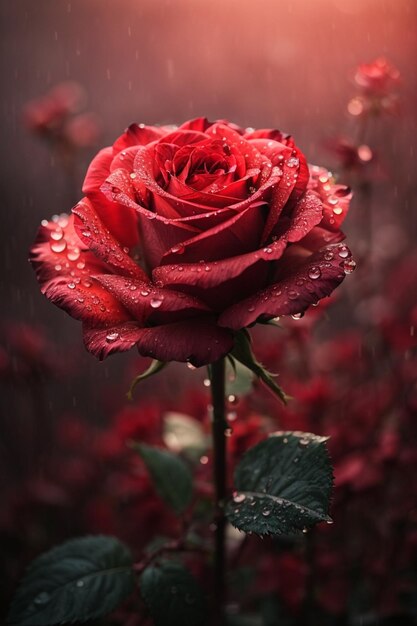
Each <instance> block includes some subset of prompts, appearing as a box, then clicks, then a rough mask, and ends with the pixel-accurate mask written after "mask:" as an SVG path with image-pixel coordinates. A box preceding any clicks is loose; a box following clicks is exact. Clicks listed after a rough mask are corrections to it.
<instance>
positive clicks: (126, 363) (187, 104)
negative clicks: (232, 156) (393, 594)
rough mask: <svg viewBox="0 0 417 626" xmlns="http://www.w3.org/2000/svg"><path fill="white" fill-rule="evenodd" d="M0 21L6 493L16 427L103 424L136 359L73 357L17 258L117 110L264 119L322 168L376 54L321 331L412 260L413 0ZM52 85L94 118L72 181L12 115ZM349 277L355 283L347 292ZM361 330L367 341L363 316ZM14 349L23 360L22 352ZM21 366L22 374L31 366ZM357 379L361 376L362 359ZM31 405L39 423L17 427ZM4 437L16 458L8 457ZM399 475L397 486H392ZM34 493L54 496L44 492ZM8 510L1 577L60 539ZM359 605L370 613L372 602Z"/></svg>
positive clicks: (73, 345)
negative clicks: (337, 270)
mask: <svg viewBox="0 0 417 626" xmlns="http://www.w3.org/2000/svg"><path fill="white" fill-rule="evenodd" d="M0 18H1V19H0V21H1V27H0V28H1V31H0V32H1V36H0V47H1V59H0V68H1V70H0V71H1V95H0V103H1V116H0V125H1V131H2V132H1V136H2V142H1V145H0V151H1V194H0V198H1V200H0V206H1V225H2V227H1V238H2V243H1V246H0V264H1V268H2V272H1V281H0V298H1V303H2V308H1V323H2V345H3V348H2V350H3V352H2V355H1V359H2V372H3V374H2V393H1V397H0V405H1V409H2V422H3V425H2V432H3V433H4V441H3V445H2V447H1V450H0V453H1V454H2V461H1V467H2V471H3V474H4V476H5V477H6V478H5V480H4V483H5V485H7V488H10V486H12V487H13V481H14V480H15V481H16V485H17V486H18V485H20V482H19V481H21V477H22V475H27V474H31V476H32V477H33V476H36V475H37V473H38V474H39V475H40V476H42V472H43V471H44V468H43V466H42V464H39V463H38V464H36V463H34V461H33V458H34V457H33V456H31V454H32V453H31V452H27V453H26V451H25V452H23V453H22V449H23V450H26V448H24V446H25V445H27V441H26V440H27V439H29V440H30V439H31V438H33V437H35V435H36V436H37V437H39V438H40V439H43V440H44V441H45V443H44V444H43V453H42V454H43V458H45V456H47V455H48V450H50V449H51V448H53V447H54V446H55V443H54V440H53V439H52V438H51V437H52V435H51V428H52V427H51V423H52V424H54V423H56V421H57V420H58V419H61V416H63V415H67V416H68V415H70V414H76V415H77V419H80V420H81V422H83V420H85V421H86V422H88V423H89V424H94V425H97V424H98V425H99V424H107V423H108V420H109V419H110V416H111V415H112V414H114V412H115V411H117V410H120V409H121V407H123V405H124V402H125V398H124V391H125V383H126V380H127V379H128V377H129V373H131V372H132V370H133V369H134V368H135V366H136V361H135V357H132V356H131V355H121V356H120V355H119V356H115V357H112V358H111V359H110V361H109V362H106V363H104V364H99V363H98V362H96V360H95V359H94V358H93V357H91V356H90V355H88V354H87V353H85V352H84V349H83V346H82V340H81V334H80V328H79V324H78V323H77V322H75V321H74V320H72V319H70V318H69V317H67V316H66V315H65V314H64V313H62V312H61V311H59V310H58V309H56V308H55V307H53V306H51V305H50V304H49V303H48V302H47V301H46V300H45V299H44V298H43V297H42V296H41V294H40V292H39V289H38V286H37V283H36V280H35V277H34V274H33V272H32V270H31V268H30V267H29V264H28V263H27V255H28V249H29V247H30V245H31V243H32V241H33V238H34V235H35V233H36V229H37V227H38V224H39V222H40V221H41V219H43V218H46V217H49V216H50V215H52V214H54V213H61V212H66V211H69V209H70V208H71V204H72V202H73V200H74V194H75V198H77V193H76V191H75V192H74V189H77V188H80V187H81V183H82V179H83V174H84V172H85V169H86V167H87V165H88V163H89V160H90V159H91V157H92V156H93V155H94V154H95V152H96V151H97V150H98V148H100V147H101V146H105V145H108V144H110V143H111V142H112V141H113V140H114V138H115V137H117V136H118V135H119V134H120V133H121V132H122V130H123V129H124V128H125V127H126V126H127V125H128V124H129V123H131V122H133V121H136V122H143V123H149V124H165V123H181V122H182V121H184V120H185V119H188V118H192V117H196V116H200V115H201V116H207V117H208V118H210V119H217V118H223V119H224V118H226V119H229V120H232V121H234V122H236V123H237V124H240V125H242V126H254V127H277V128H280V129H281V130H284V131H287V132H290V133H291V134H293V135H294V136H295V137H296V141H297V144H298V145H299V146H300V147H301V148H302V149H303V150H304V152H305V153H306V155H307V156H308V159H309V161H310V162H312V163H319V164H321V165H325V166H326V167H328V168H330V169H331V170H336V171H337V170H338V169H339V170H340V169H342V168H341V163H340V158H339V157H338V155H337V154H336V152H335V151H334V150H333V152H332V151H331V150H329V145H333V144H334V141H335V138H338V137H340V136H342V135H344V136H347V137H350V138H351V139H352V140H353V141H354V140H355V133H356V132H357V130H356V129H357V124H358V121H357V120H356V119H355V118H354V116H352V115H349V113H348V111H347V103H348V102H349V100H350V99H351V98H352V97H354V96H355V94H356V92H357V86H355V84H354V81H353V77H354V70H355V68H356V67H357V65H358V64H359V63H362V62H369V61H372V60H374V59H375V58H377V57H380V56H384V57H386V58H387V59H389V61H390V62H391V63H392V64H393V65H394V66H396V67H397V68H398V69H399V71H400V74H401V79H400V81H399V83H398V85H397V87H396V89H397V91H398V92H399V93H400V104H399V108H398V111H397V112H396V113H395V114H394V115H389V114H387V115H384V116H380V117H379V118H378V119H377V120H372V123H370V124H369V125H368V127H367V130H366V137H362V140H363V141H364V142H365V143H366V144H367V145H368V146H370V147H371V149H372V154H375V161H376V166H375V168H374V171H373V173H371V174H370V175H369V177H368V178H367V183H366V185H365V186H364V185H363V179H361V177H360V176H358V175H357V173H356V174H355V175H353V176H352V175H351V173H350V174H349V173H347V175H348V177H350V180H349V181H348V182H352V183H353V186H355V183H356V184H357V186H358V189H357V194H356V197H355V198H354V200H353V202H352V210H351V216H350V217H349V219H348V221H347V223H346V225H345V231H346V232H347V234H348V237H349V243H350V247H351V248H352V250H353V252H354V254H355V252H356V254H357V256H358V257H359V259H361V260H362V259H363V263H360V264H359V267H358V269H357V271H356V272H355V274H354V275H353V276H352V277H350V283H351V285H352V284H353V286H351V287H350V288H349V289H350V291H349V297H347V296H346V299H345V300H344V301H342V302H338V303H337V302H336V304H335V305H334V306H333V307H330V308H329V309H328V310H327V311H326V321H325V323H324V324H323V323H322V324H321V327H320V332H319V337H320V341H323V342H324V341H327V340H328V339H329V338H330V337H333V336H334V334H335V331H336V330H341V329H344V328H346V327H349V328H351V327H354V328H357V327H358V325H360V323H362V322H363V317H364V316H367V317H368V322H369V323H370V324H371V325H372V322H373V321H375V324H376V323H377V322H378V321H379V318H378V298H379V300H381V299H382V298H383V297H386V298H387V297H388V296H387V295H386V294H387V292H386V291H384V289H385V287H384V284H385V283H384V279H385V278H386V277H388V275H389V273H390V272H391V270H394V269H395V268H397V269H398V271H397V274H396V278H395V279H394V282H395V281H399V283H400V282H401V280H402V279H403V278H404V277H405V276H407V277H409V276H410V272H412V268H413V267H415V264H414V261H409V264H408V265H407V264H404V265H403V266H401V267H400V266H399V265H398V264H399V263H400V261H401V262H402V261H403V260H404V259H405V258H409V257H408V256H407V255H409V254H411V253H412V251H413V249H414V247H415V238H416V234H417V216H416V210H415V199H416V192H417V181H416V177H415V145H416V138H417V118H416V115H415V111H416V110H417V80H416V73H415V64H416V59H417V39H416V37H415V32H416V28H417V3H416V2H415V1H414V0H396V1H395V2H391V1H389V0H314V1H309V0H258V1H257V2H253V1H251V0H210V2H205V1H203V0H171V1H168V0H166V1H164V0H117V1H116V0H113V1H111V0H72V1H67V0H36V2H35V1H33V0H2V2H1V4H0ZM69 80H70V81H77V82H78V83H80V85H82V86H83V88H84V90H85V102H84V104H83V106H84V108H85V110H86V111H88V112H92V113H94V115H95V116H96V120H97V121H98V125H99V130H100V132H99V135H98V136H97V139H96V140H95V141H94V142H92V145H89V146H88V147H85V148H83V149H82V150H80V151H79V153H78V156H77V162H76V169H75V171H74V172H72V179H71V185H72V186H71V188H69V183H68V176H67V174H68V173H67V172H66V171H65V169H63V168H62V166H61V164H60V162H59V159H57V158H56V156H54V155H53V154H52V153H51V150H50V149H49V148H48V145H47V144H46V143H45V142H43V141H41V140H40V138H39V136H37V135H36V134H34V133H31V132H30V130H29V129H28V127H27V125H26V124H25V122H24V116H23V110H24V107H25V105H26V104H27V102H28V101H30V100H32V99H34V98H37V97H39V96H42V95H43V94H44V93H45V92H47V91H48V90H49V89H50V88H52V87H53V86H54V85H56V84H57V83H60V82H62V81H69ZM370 186H371V187H372V194H370V193H368V192H369V187H370ZM364 189H365V193H364ZM354 191H355V189H354ZM365 200H366V201H365ZM364 212H367V216H368V217H367V216H365V217H364ZM364 220H365V222H366V224H367V226H366V228H367V229H368V230H369V228H370V236H368V235H369V232H368V231H367V235H366V236H364V232H363V228H364ZM369 225H370V226H369ZM361 229H362V230H361ZM410 258H412V257H410ZM369 276H371V279H369ZM355 281H356V283H355ZM367 281H368V282H367ZM369 281H370V282H371V283H372V289H373V292H372V294H371V295H372V302H373V304H372V306H369V307H368V308H367V307H366V306H363V307H362V309H361V310H360V312H359V315H358V314H357V311H356V314H355V310H356V309H357V306H358V305H359V304H360V298H362V297H363V294H364V293H366V294H367V297H368V296H369V289H370V287H369ZM391 282H392V281H391ZM355 284H356V287H355ZM359 284H361V285H362V286H363V285H364V284H365V285H366V287H362V290H361V289H359V287H358V285H359ZM341 289H342V290H343V289H344V286H343V287H342V288H341ZM406 292H407V295H408V297H409V298H410V299H411V304H410V302H408V305H407V306H410V307H411V308H412V304H413V302H414V303H415V302H416V285H415V283H414V282H413V281H411V283H410V284H407V288H406ZM389 293H390V294H394V295H395V288H392V286H391V291H390V292H389ZM389 297H391V296H389ZM369 299H370V298H368V300H369ZM395 306H397V304H394V308H395ZM401 306H402V305H401ZM405 306H406V305H405V304H404V307H405ZM398 307H400V304H398ZM407 310H408V309H407ZM355 315H356V317H355ZM407 315H408V313H407V314H406V313H404V311H403V310H401V311H398V316H399V318H400V317H401V321H400V322H399V324H400V330H399V331H398V332H402V331H404V335H405V336H406V337H410V336H411V337H413V336H414V331H413V328H412V327H411V326H410V322H409V318H408V317H407ZM373 316H375V319H374V320H373ZM401 324H402V326H401ZM45 329H46V330H45ZM364 332H365V331H364ZM25 333H26V334H25ZM366 333H367V336H368V337H369V333H370V331H369V327H367V330H366ZM44 336H45V337H47V339H43V337H44ZM47 342H50V343H51V345H52V347H51V348H49V347H48V346H49V344H48V343H47ZM22 343H23V348H22V346H21V344H22ZM412 349H413V346H412V345H409V343H408V342H407V341H405V342H403V343H401V342H399V343H398V345H396V348H395V350H396V352H395V355H396V358H397V357H398V358H399V359H400V360H401V359H403V358H405V359H409V355H410V350H412ZM25 350H26V353H25ZM22 351H23V353H25V354H26V356H24V357H22V356H21V353H22ZM28 352H29V353H30V357H28V356H27V353H28ZM385 354H386V352H385ZM16 355H17V356H16ZM19 355H20V356H19ZM398 355H399V356H398ZM347 358H353V357H352V356H351V357H347ZM25 359H26V360H28V359H29V361H30V359H32V361H30V363H31V364H30V366H28V365H27V363H26V364H24V365H22V362H24V361H25ZM42 359H43V361H42ZM45 360H46V361H47V363H46V364H45V363H44V361H45ZM388 360H389V359H388ZM391 360H392V359H391ZM40 361H42V365H41V366H39V362H40ZM34 362H35V365H33V363H34ZM132 363H133V364H132ZM32 366H33V368H34V369H35V370H36V375H35V378H33V377H31V376H32V374H30V372H31V371H32V370H31V369H30V368H31V367H32ZM373 366H374V363H373V364H372V367H373ZM22 367H23V374H22ZM369 367H371V365H370V366H369ZM19 368H20V369H19ZM25 368H26V369H25ZM38 370H40V373H39V371H38ZM183 370H184V368H182V369H181V370H176V366H173V372H174V373H172V374H168V375H167V376H165V377H164V378H163V380H162V381H161V382H160V383H158V384H159V387H158V393H159V394H162V395H165V398H166V401H165V405H164V410H172V409H173V408H175V409H176V410H180V409H181V406H180V402H179V399H178V391H177V390H176V392H175V393H174V390H173V383H174V382H175V381H177V378H176V376H177V377H178V379H180V380H181V381H182V382H184V385H192V383H191V382H190V376H191V373H190V372H185V373H184V371H183ZM28 371H29V374H28V375H27V376H26V374H27V372H28ZM176 371H178V372H179V373H178V374H176V373H175V372H176ZM45 372H46V373H45ZM310 374H311V372H310ZM25 376H26V377H25ZM364 376H365V377H368V378H369V370H368V371H365V373H364ZM39 377H40V378H39ZM40 379H41V380H42V385H39V384H38V383H39V380H40ZM45 380H46V382H45ZM28 381H29V382H28ZM282 382H283V384H285V379H284V378H283V379H282ZM154 384H155V383H153V385H154ZM306 384H307V383H306ZM355 384H356V383H355ZM410 384H411V386H412V382H411V383H410V381H408V385H410ZM153 385H148V386H145V388H144V392H143V393H144V398H145V399H146V398H148V397H151V396H152V393H153V392H154V387H153ZM39 386H42V387H43V388H44V393H38V391H39ZM45 389H46V391H45ZM345 391H346V390H345ZM352 391H353V390H352ZM171 399H172V403H171V404H172V406H171V405H170V402H171ZM348 403H349V393H345V406H347V405H348ZM405 403H406V392H404V390H403V388H402V391H398V390H397V391H396V395H395V402H394V403H393V404H394V409H398V410H401V409H402V408H403V406H405ZM189 404H190V403H189ZM191 404H192V403H191ZM174 405H175V406H174ZM188 408H189V407H188ZM394 409H393V410H394ZM390 410H391V409H390ZM36 412H38V414H43V415H45V414H46V415H47V418H46V419H44V422H43V423H42V424H40V423H39V422H36V421H35V423H34V424H33V423H32V424H31V425H29V426H28V423H29V422H30V421H31V419H32V418H33V414H36ZM31 415H32V417H31ZM347 419H349V417H348V416H346V420H347ZM13 428H15V432H14V434H13V437H11V439H10V432H11V431H12V430H13ZM42 428H44V429H45V431H42ZM312 428H313V429H314V423H313V424H312ZM28 429H29V430H28ZM48 429H49V430H48ZM11 441H12V443H11ZM21 441H26V443H21ZM84 443H85V441H84ZM20 445H21V448H20V452H21V453H22V454H21V456H22V458H20V459H18V461H17V460H16V459H17V457H19V454H18V452H19V446H20ZM358 445H359V444H358ZM415 445H416V447H417V442H416V444H415ZM13 446H15V448H13ZM359 447H360V446H359ZM29 448H30V446H29ZM29 448H28V449H29ZM16 450H17V451H18V452H17V453H16ZM413 459H414V457H413ZM410 463H411V461H410ZM17 464H20V465H19V468H18V469H16V467H15V465H17ZM410 467H412V465H411V466H410ZM80 471H81V470H80ZM81 473H82V472H81ZM401 476H402V478H398V480H399V481H403V475H401ZM415 478H416V476H414V477H413V479H415ZM409 479H410V480H411V476H409ZM58 482H59V481H58ZM55 495H56V494H55ZM43 497H46V496H45V494H44V496H43ZM48 497H49V498H52V500H53V499H54V494H49V496H48ZM56 497H57V498H58V495H56ZM404 497H408V495H407V493H405V494H404ZM58 500H59V498H58ZM64 504H65V503H64ZM39 506H41V505H39ZM42 506H43V505H42ZM62 506H64V505H62ZM41 508H42V507H41ZM6 509H7V507H6ZM11 510H12V507H11V508H10V510H9V511H7V510H6V511H5V512H4V513H2V514H0V520H1V521H2V528H3V530H4V532H5V535H4V536H5V537H6V539H7V541H8V542H9V546H11V547H10V550H9V553H8V558H9V562H8V567H9V571H10V574H9V576H10V578H11V580H12V582H11V583H10V585H9V587H12V586H13V584H14V583H13V577H15V578H16V577H17V576H18V575H19V574H20V573H21V571H22V567H23V564H24V562H25V559H26V562H27V560H28V559H29V558H31V557H32V556H33V553H36V550H37V549H40V548H42V549H43V548H45V547H49V545H51V544H52V543H53V541H52V538H53V537H54V536H55V534H59V533H55V530H54V531H53V532H52V531H51V533H52V534H51V535H49V536H48V533H47V532H46V533H45V536H42V537H41V539H39V536H38V535H36V533H35V535H36V538H35V539H36V540H35V539H33V541H32V544H31V547H29V548H28V547H27V542H26V543H25V542H24V541H23V540H22V541H21V542H20V543H19V539H17V538H16V537H12V539H10V537H11V530H10V525H11V524H17V527H18V528H20V532H21V533H24V532H26V531H27V528H28V527H31V521H30V520H31V519H32V518H31V517H30V516H31V515H32V513H31V511H25V514H24V518H25V523H24V524H23V523H21V522H20V521H16V520H19V519H20V520H21V519H22V518H19V513H16V512H15V509H13V513H11V512H10V511H11ZM19 510H20V509H19ZM68 510H69V509H68ZM68 510H67V511H66V513H65V515H63V518H65V524H66V525H65V533H64V534H66V535H67V536H71V534H73V532H76V531H77V530H78V529H79V527H80V526H82V524H81V525H80V524H79V523H78V521H79V520H78V521H77V519H75V517H74V518H73V517H71V515H70V514H69V513H68ZM64 511H65V506H64ZM38 513H39V511H38V509H36V515H38ZM356 514H357V512H356V513H355V515H356ZM33 515H34V514H33ZM13 516H15V517H13ZM28 519H29V522H28ZM39 519H40V521H39ZM48 519H50V511H49V509H48V508H47V507H46V508H44V509H42V510H41V513H40V518H39V516H38V518H37V520H38V522H37V523H39V525H41V522H42V521H44V522H45V524H46V526H48V523H47V520H48ZM13 520H14V521H13ZM36 528H38V527H37V526H36ZM81 530H82V528H81ZM36 532H37V533H38V534H39V530H37V531H36ZM388 540H389V537H388ZM13 550H15V559H14V564H12V565H11V564H10V563H11V562H12V561H13ZM25 550H26V551H25ZM335 567H336V565H335ZM6 596H7V594H6ZM6 599H7V598H6ZM5 601H6V600H5ZM346 602H347V600H346V599H345V604H346ZM342 604H343V603H342ZM371 609H372V611H374V613H372V611H371V614H372V615H374V614H375V610H374V609H375V607H371ZM395 610H396V609H395ZM393 611H394V609H393ZM394 612H395V611H394ZM336 613H337V611H336ZM342 613H343V611H342ZM335 619H336V618H335ZM343 619H345V617H344V618H343ZM323 623H325V622H323ZM329 623H333V622H329ZM334 623H346V622H342V621H340V622H337V621H336V622H334ZM351 623H354V622H351ZM355 623H356V622H355ZM357 623H358V624H359V623H363V624H365V623H368V622H365V621H364V622H357ZM369 623H374V622H371V621H369ZM375 623H376V622H375ZM404 623H405V622H404Z"/></svg>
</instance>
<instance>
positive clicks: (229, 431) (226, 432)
mask: <svg viewBox="0 0 417 626" xmlns="http://www.w3.org/2000/svg"><path fill="white" fill-rule="evenodd" d="M232 435H233V429H232V428H225V429H224V436H225V437H231V436H232Z"/></svg>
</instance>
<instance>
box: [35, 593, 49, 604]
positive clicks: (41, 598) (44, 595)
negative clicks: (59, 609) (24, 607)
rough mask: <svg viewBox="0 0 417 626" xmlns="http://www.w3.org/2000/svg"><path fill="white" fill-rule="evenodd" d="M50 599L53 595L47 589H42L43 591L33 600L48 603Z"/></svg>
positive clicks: (38, 602)
mask: <svg viewBox="0 0 417 626" xmlns="http://www.w3.org/2000/svg"><path fill="white" fill-rule="evenodd" d="M50 599H51V596H50V595H49V593H48V592H47V591H41V593H40V594H38V595H37V596H36V598H35V599H34V601H33V602H34V603H35V604H38V605H42V604H47V603H48V602H49V600H50Z"/></svg>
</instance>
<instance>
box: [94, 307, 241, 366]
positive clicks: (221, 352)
mask: <svg viewBox="0 0 417 626" xmlns="http://www.w3.org/2000/svg"><path fill="white" fill-rule="evenodd" d="M84 342H85V345H86V347H87V349H88V350H89V351H90V352H92V353H93V354H94V355H95V356H97V357H98V358H99V359H105V358H106V357H107V356H108V355H109V354H111V353H112V352H123V351H125V350H129V349H130V348H132V347H133V346H134V345H135V344H136V345H137V348H138V350H139V352H140V353H141V354H142V355H143V356H149V357H152V358H154V359H158V360H159V361H182V362H186V361H188V362H190V363H192V365H194V366H196V367H200V366H201V365H207V364H208V363H213V362H214V361H217V360H218V359H220V358H221V357H223V356H225V355H226V354H227V353H228V352H230V350H231V349H232V347H233V334H232V333H231V332H230V331H228V330H227V329H226V328H220V327H219V326H216V324H215V322H214V321H211V320H202V319H198V320H193V319H191V320H187V321H184V322H175V323H174V324H166V325H164V326H154V327H152V328H140V327H139V325H138V324H135V323H127V324H117V325H114V326H109V327H107V328H101V329H96V328H90V327H88V326H86V327H85V328H84Z"/></svg>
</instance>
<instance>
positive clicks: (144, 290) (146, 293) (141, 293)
mask: <svg viewBox="0 0 417 626" xmlns="http://www.w3.org/2000/svg"><path fill="white" fill-rule="evenodd" d="M140 295H141V296H143V297H144V298H146V296H149V291H148V290H147V289H142V291H141V292H140Z"/></svg>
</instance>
